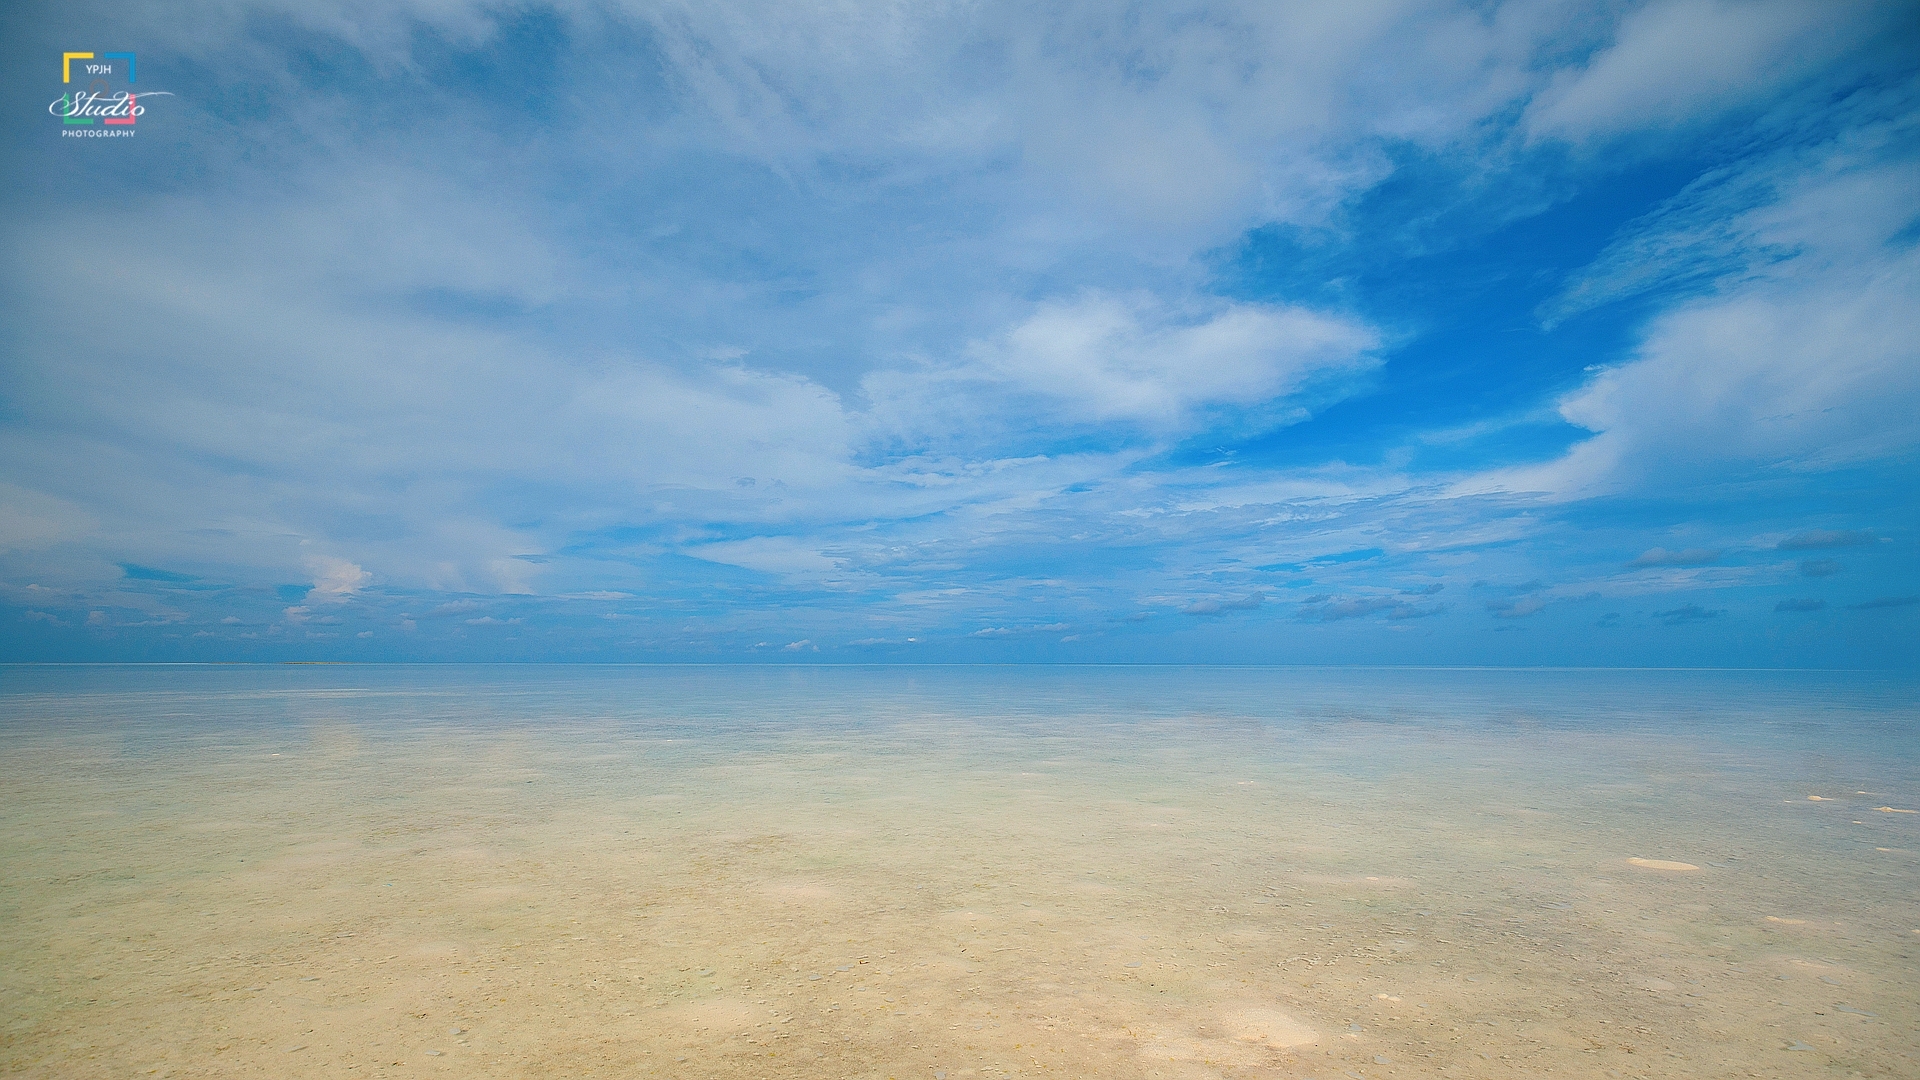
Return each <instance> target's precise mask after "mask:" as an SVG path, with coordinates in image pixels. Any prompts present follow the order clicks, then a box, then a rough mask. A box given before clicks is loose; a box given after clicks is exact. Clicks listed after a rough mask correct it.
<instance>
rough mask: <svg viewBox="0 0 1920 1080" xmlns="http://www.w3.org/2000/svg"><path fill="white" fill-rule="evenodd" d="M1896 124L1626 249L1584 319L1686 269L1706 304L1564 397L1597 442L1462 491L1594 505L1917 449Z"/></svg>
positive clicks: (1919, 259)
mask: <svg viewBox="0 0 1920 1080" xmlns="http://www.w3.org/2000/svg"><path fill="white" fill-rule="evenodd" d="M1896 104H1897V102H1896ZM1896 116H1898V117H1899V118H1898V119H1893V120H1881V121H1878V122H1874V123H1866V124H1862V125H1860V126H1858V127H1855V128H1853V129H1852V130H1850V131H1848V132H1846V133H1845V134H1844V135H1843V136H1840V137H1834V138H1830V139H1828V140H1827V141H1824V142H1821V143H1818V144H1816V145H1814V146H1811V147H1800V146H1795V147H1790V148H1789V149H1787V150H1784V151H1781V152H1779V153H1777V154H1775V155H1773V157H1771V158H1770V159H1766V160H1763V161H1761V162H1758V163H1756V164H1755V165H1754V166H1753V170H1752V171H1753V173H1754V174H1755V175H1756V176H1757V177H1759V178H1761V179H1760V180H1759V182H1758V183H1757V184H1753V185H1747V186H1746V187H1744V188H1740V189H1738V190H1736V189H1735V188H1734V187H1732V186H1728V185H1718V186H1714V187H1710V188H1708V189H1706V190H1702V191H1698V192H1693V193H1689V194H1688V195H1687V196H1685V197H1684V199H1683V201H1682V202H1681V203H1679V204H1676V205H1675V206H1674V207H1671V208H1669V210H1668V211H1665V212H1663V213H1662V214H1659V215H1656V216H1655V217H1654V218H1653V219H1652V221H1651V222H1650V223H1649V226H1648V227H1647V228H1645V229H1643V230H1640V231H1636V232H1633V233H1630V234H1629V235H1628V236H1627V237H1626V238H1624V239H1623V240H1622V241H1621V242H1620V244H1619V245H1617V247H1616V250H1615V251H1611V252H1609V253H1608V254H1606V255H1604V256H1603V257H1602V259H1601V263H1602V266H1603V269H1601V270H1599V271H1597V272H1596V273H1595V275H1594V276H1590V277H1588V278H1586V279H1584V280H1586V281H1588V282H1602V284H1600V285H1596V286H1594V288H1595V290H1596V292H1595V294H1594V295H1592V296H1589V297H1587V298H1585V299H1582V300H1580V301H1579V303H1578V304H1576V307H1577V306H1579V305H1580V304H1585V303H1587V302H1597V299H1598V298H1609V297H1611V296H1617V295H1621V294H1626V293H1631V292H1633V291H1636V290H1638V289H1640V288H1644V287H1648V286H1647V282H1657V281H1662V280H1665V281H1672V280H1675V279H1681V278H1685V277H1687V276H1689V275H1700V276H1705V277H1707V278H1708V280H1709V281H1710V282H1711V285H1710V287H1707V286H1703V291H1704V292H1705V295H1702V296H1699V297H1697V298H1696V299H1694V300H1692V301H1690V302H1687V303H1683V304H1680V305H1678V306H1677V307H1674V308H1672V309H1670V310H1669V311H1667V312H1666V313H1665V314H1662V315H1660V316H1658V317H1657V318H1655V319H1653V320H1652V322H1651V323H1650V324H1649V325H1648V327H1647V329H1646V331H1645V332H1644V334H1643V335H1642V339H1641V342H1640V344H1639V346H1638V348H1637V349H1636V350H1635V353H1634V356H1633V357H1632V358H1631V359H1630V360H1628V361H1626V362H1624V363H1621V364H1618V365H1615V366H1612V367H1610V368H1607V369H1605V370H1602V371H1599V372H1598V373H1596V374H1595V375H1594V376H1593V377H1592V379H1590V380H1589V381H1588V382H1587V384H1586V385H1584V386H1582V387H1581V388H1580V389H1578V390H1576V391H1575V392H1573V393H1572V394H1569V395H1567V396H1566V397H1565V398H1563V399H1562V400H1561V402H1560V405H1559V411H1560V415H1561V416H1562V417H1563V418H1565V419H1566V420H1567V421H1568V422H1569V423H1572V424H1575V425H1578V426H1580V427H1583V428H1585V429H1587V430H1589V431H1592V432H1594V433H1595V435H1594V437H1592V438H1590V439H1587V440H1586V441H1584V442H1582V443H1580V444H1578V445H1577V446H1575V447H1574V449H1573V450H1572V451H1570V452H1569V453H1568V454H1566V455H1565V456H1564V457H1562V458H1560V459H1558V460H1556V461H1553V462H1550V463H1547V464H1544V465H1538V466H1527V467H1521V468H1514V469H1503V470H1498V471H1496V472H1493V473H1490V474H1483V475H1478V476H1474V477H1471V478H1469V479H1467V480H1466V481H1465V482H1463V483H1462V484H1460V485H1458V486H1457V487H1456V488H1455V489H1454V490H1455V491H1456V492H1469V491H1536V492H1547V493H1551V494H1554V495H1557V496H1560V497H1581V496H1589V495H1599V494H1605V493H1608V492H1616V491H1623V490H1629V489H1636V488H1639V489H1648V490H1651V489H1660V488H1672V487H1676V486H1684V485H1688V484H1695V483H1699V482H1702V481H1709V480H1712V479H1714V478H1726V477H1736V476H1740V475H1743V474H1748V473H1751V472H1753V471H1755V470H1758V471H1760V472H1763V473H1773V474H1776V475H1777V474H1780V473H1790V472H1818V471H1823V470H1827V469H1832V468H1837V467H1841V466H1845V465H1850V464H1855V463H1859V462H1863V461H1869V460H1875V459H1884V458H1886V457H1888V456H1890V455H1894V454H1898V453H1902V452H1905V451H1906V450H1908V449H1910V448H1912V447H1914V446H1915V445H1920V420H1917V419H1916V417H1920V345H1916V342H1920V249H1916V248H1914V247H1913V246H1911V245H1910V244H1907V243H1903V242H1901V241H1900V240H1899V237H1900V235H1901V234H1902V233H1903V232H1904V231H1906V230H1909V229H1911V228H1912V226H1913V223H1914V221H1915V220H1916V212H1915V209H1914V206H1913V203H1912V200H1911V198H1910V196H1908V195H1907V194H1906V193H1908V192H1910V189H1911V176H1912V170H1913V169H1914V168H1915V164H1916V163H1915V160H1914V158H1913V156H1912V154H1911V151H1910V149H1908V147H1910V145H1911V143H1910V134H1909V133H1910V131H1911V125H1912V121H1911V119H1908V118H1907V114H1906V113H1905V112H1904V111H1903V112H1901V113H1897V114H1896ZM1755 187H1757V188H1758V189H1759V190H1758V193H1756V191H1755V190H1754V188H1755ZM1709 222H1711V223H1713V224H1712V226H1711V230H1710V231H1711V238H1710V239H1708V240H1704V241H1703V240H1701V239H1700V236H1701V235H1702V232H1703V230H1706V229H1707V223H1709ZM1629 252H1638V253H1640V254H1641V255H1644V256H1646V257H1647V259H1648V264H1647V266H1646V267H1645V268H1644V270H1643V271H1642V272H1641V273H1642V278H1643V280H1641V281H1639V282H1637V283H1630V284H1628V283H1622V282H1621V281H1619V280H1615V281H1613V282H1612V283H1606V282H1607V279H1608V276H1609V275H1616V274H1617V273H1618V272H1619V271H1617V270H1616V269H1605V268H1604V267H1607V266H1616V267H1617V266H1622V265H1625V263H1626V262H1627V258H1626V255H1627V253H1629ZM1702 268H1704V270H1703V269H1702ZM1581 287H1584V286H1581ZM1576 291H1577V290H1576Z"/></svg>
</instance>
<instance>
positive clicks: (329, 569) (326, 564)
mask: <svg viewBox="0 0 1920 1080" xmlns="http://www.w3.org/2000/svg"><path fill="white" fill-rule="evenodd" d="M307 569H308V570H311V571H312V572H313V591H312V592H310V593H308V594H307V597H308V599H311V600H318V601H322V602H328V603H338V602H341V601H344V600H346V599H347V598H348V597H351V596H352V595H353V594H354V593H357V592H359V591H360V589H361V588H362V587H363V586H365V585H366V584H367V583H368V582H370V581H372V580H373V575H372V574H370V573H368V572H367V571H365V570H362V569H361V568H360V567H359V566H358V565H357V564H355V563H350V562H348V561H347V560H345V559H336V558H334V557H332V556H330V555H309V556H307Z"/></svg>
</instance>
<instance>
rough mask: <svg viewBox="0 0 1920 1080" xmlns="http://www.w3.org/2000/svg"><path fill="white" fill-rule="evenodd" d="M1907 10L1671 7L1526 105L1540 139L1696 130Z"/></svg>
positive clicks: (1751, 0)
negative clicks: (1647, 130) (1691, 125)
mask: <svg viewBox="0 0 1920 1080" xmlns="http://www.w3.org/2000/svg"><path fill="white" fill-rule="evenodd" d="M1900 7H1901V5H1900V4H1898V3H1890V2H1886V0H1854V2H1843V0H1829V2H1827V3H1820V4H1809V3H1803V2H1801V0H1663V2H1656V3H1651V4H1648V5H1646V6H1645V7H1642V8H1640V9H1639V10H1637V11H1634V12H1632V13H1631V14H1629V15H1627V16H1626V17H1625V18H1624V19H1622V20H1621V21H1620V24H1619V27H1618V30H1617V31H1616V33H1615V35H1614V38H1613V42H1612V44H1611V45H1610V46H1608V47H1607V48H1605V49H1603V50H1601V51H1600V52H1599V53H1598V54H1596V55H1595V56H1594V57H1593V58H1592V59H1591V60H1589V61H1588V62H1587V63H1586V64H1585V65H1584V66H1583V67H1580V68H1578V69H1572V68H1570V69H1566V70H1563V71H1561V72H1560V73H1559V74H1558V75H1556V76H1555V77H1554V79H1553V81H1552V82H1551V84H1550V85H1548V87H1547V88H1546V89H1544V90H1543V91H1542V92H1541V93H1540V94H1539V96H1537V97H1536V98H1535V99H1534V100H1533V101H1532V103H1531V104H1530V105H1529V106H1528V109H1527V115H1526V125H1527V127H1528V129H1529V130H1531V131H1532V132H1533V133H1534V134H1535V135H1562V136H1567V137H1570V138H1573V139H1576V140H1579V139H1587V138H1595V137H1603V136H1607V135H1613V134H1617V133H1620V132H1625V131H1630V130H1637V129H1644V128H1648V127H1656V128H1657V127H1665V126H1669V125H1676V124H1682V123H1698V122H1701V121H1704V120H1708V119H1711V118H1713V117H1714V116H1716V115H1718V114H1719V113H1720V112H1721V111H1722V110H1724V109H1726V108H1728V107H1730V106H1732V105H1736V104H1741V103H1746V102H1751V101H1755V100H1764V99H1765V97H1766V96H1768V95H1769V94H1770V93H1772V92H1774V91H1775V90H1777V89H1778V88H1779V87H1781V86H1782V85H1787V84H1791V83H1792V82H1794V81H1795V80H1797V79H1800V78H1802V77H1804V76H1805V75H1806V74H1808V73H1809V72H1811V71H1814V70H1817V69H1818V68H1820V67H1821V66H1823V65H1825V64H1826V63H1828V62H1830V61H1832V60H1833V59H1834V58H1835V57H1837V56H1839V55H1841V54H1843V53H1845V52H1846V51H1847V50H1849V49H1851V48H1853V47H1855V46H1856V45H1858V44H1859V43H1860V42H1861V41H1863V40H1865V39H1867V38H1868V37H1870V36H1871V35H1872V34H1874V33H1875V32H1876V30H1878V29H1879V25H1880V24H1881V23H1882V22H1883V21H1885V20H1887V19H1888V18H1889V17H1898V15H1899V9H1900Z"/></svg>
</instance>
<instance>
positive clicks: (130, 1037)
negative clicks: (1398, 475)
mask: <svg viewBox="0 0 1920 1080" xmlns="http://www.w3.org/2000/svg"><path fill="white" fill-rule="evenodd" d="M1915 690H1916V685H1915V683H1914V682H1913V681H1912V680H1903V679H1890V678H1886V677H1882V676H1870V675H1860V674H1814V673H1795V672H1785V673H1732V672H1685V671H1674V672H1660V671H1652V672H1649V671H1627V672H1590V671H1432V670H1347V669H1240V668H1229V669H1219V668H1046V667H1013V668H738V667H705V668H703V667H607V668H593V667H509V668H500V667H358V666H355V667H179V668H171V667H166V668H152V667H124V668H120V667H100V668H32V667H16V668H6V669H0V807H4V809H0V865H3V866H4V867H5V868H6V873H5V877H4V880H0V1022H3V1023H4V1025H5V1027H4V1029H3V1030H4V1035H3V1036H0V1039H3V1041H0V1068H3V1069H5V1070H6V1071H7V1072H9V1073H17V1074H21V1075H44V1076H61V1077H66V1076H125V1075H156V1076H228V1075H294V1076H304V1075H314V1076H320V1075H326V1076H342V1075H350V1076H374V1075H395V1076H398V1075H416V1074H432V1073H439V1072H444V1073H447V1074H449V1075H462V1076H551V1075H606V1076H615V1075H618V1076H675V1077H680V1076H684V1077H759V1076H796V1077H814V1076H819V1077H843V1076H844V1077H876V1078H877V1077H894V1078H896V1080H906V1078H908V1077H916V1078H918V1077H933V1078H936V1080H937V1078H939V1077H940V1076H941V1074H945V1076H946V1077H947V1078H950V1080H957V1078H959V1077H1001V1076H1009V1075H1012V1076H1084V1077H1242V1076H1244V1077H1289V1078H1295V1077H1324V1078H1333V1077H1340V1076H1358V1077H1363V1078H1372V1077H1385V1076H1410V1077H1412V1076H1516V1075H1528V1076H1531V1075H1547V1074H1558V1075H1569V1076H1609V1075H1614V1076H1641V1077H1654V1076H1687V1075H1698V1076H1742V1075H1754V1076H1846V1075H1851V1074H1858V1075H1862V1076H1915V1075H1920V1064H1917V1063H1916V1054H1920V1046H1916V1035H1915V1033H1916V1031H1920V1011H1917V1010H1916V1007H1915V1003H1916V1002H1920V964H1917V963H1916V957H1917V956H1920V900H1916V898H1917V897H1920V864H1917V863H1916V855H1917V854H1920V837H1916V829H1920V814H1913V813H1906V812H1903V811H1910V810H1914V809H1920V738H1916V734H1920V731H1917V730H1916V729H1917V728H1920V709H1917V708H1916V705H1915V702H1916V693H1915ZM1633 860H1638V862H1635V861H1633Z"/></svg>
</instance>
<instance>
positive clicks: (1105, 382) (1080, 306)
mask: <svg viewBox="0 0 1920 1080" xmlns="http://www.w3.org/2000/svg"><path fill="white" fill-rule="evenodd" d="M1378 345H1379V337H1378V335H1376V334H1375V333H1374V332H1373V331H1372V330H1370V329H1369V328H1367V327H1366V326H1364V325H1361V324H1359V323H1356V322H1354V321H1352V320H1348V319H1343V318H1339V317H1337V316H1333V315H1327V314H1323V313H1320V312H1315V311H1310V310H1307V309H1305V308H1299V307H1283V306H1277V305H1263V304H1246V303H1224V304H1214V305H1211V306H1210V307H1209V308H1208V309H1205V310H1202V311H1199V312H1195V311H1189V310H1182V309H1178V308H1170V307H1169V306H1167V305H1165V304H1162V303H1159V302H1157V301H1155V300H1153V299H1152V298H1149V297H1144V296H1128V297H1119V296H1112V295H1106V294H1101V293H1090V294H1087V295H1084V296H1082V297H1080V298H1079V299H1077V300H1074V301H1071V302H1055V303H1047V304H1042V305H1040V306H1039V308H1038V309H1037V310H1035V311H1034V313H1033V314H1032V315H1030V316H1028V317H1027V318H1026V319H1024V320H1022V321H1021V322H1020V323H1018V324H1017V325H1015V326H1013V327H1012V328H1011V329H1009V330H1007V331H1006V332H1005V333H1003V334H1001V335H999V336H998V337H996V338H994V339H993V340H991V341H989V342H984V343H981V344H978V345H976V346H974V348H973V349H972V350H971V356H972V359H973V361H974V365H975V366H974V367H973V369H972V373H975V374H981V375H985V376H987V377H990V378H994V379H997V380H1001V381H1004V382H1007V383H1010V384H1013V385H1015V386H1018V387H1020V388H1023V389H1026V390H1030V391H1033V392H1036V393H1040V394H1044V395H1046V396H1048V397H1050V398H1052V399H1054V400H1055V401H1056V402H1057V407H1058V408H1059V410H1060V411H1062V412H1064V413H1065V414H1066V415H1068V416H1073V417H1077V418H1080V419H1082V420H1090V421H1112V420H1124V421H1139V422H1144V423H1147V424H1149V425H1152V426H1155V427H1172V426H1176V425H1178V424H1180V423H1182V422H1184V421H1187V420H1190V419H1191V418H1192V416H1191V414H1192V413H1194V412H1195V411H1197V410H1202V409H1206V408H1208V407H1212V406H1241V407H1246V406H1253V405H1258V404H1263V403H1268V402H1272V401H1273V400H1274V399H1277V398H1283V397H1286V396H1288V395H1291V394H1293V393H1295V392H1297V391H1299V390H1301V389H1303V388H1304V387H1305V386H1307V385H1308V384H1309V383H1311V382H1312V381H1314V380H1316V379H1324V378H1328V377H1338V376H1351V375H1354V374H1356V373H1358V372H1360V371H1363V370H1366V369H1367V368H1370V367H1372V366H1373V365H1374V364H1375V363H1376V362H1377V361H1376V360H1375V359H1374V357H1373V356H1372V355H1371V350H1372V349H1374V348H1376V347H1377V346H1378Z"/></svg>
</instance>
